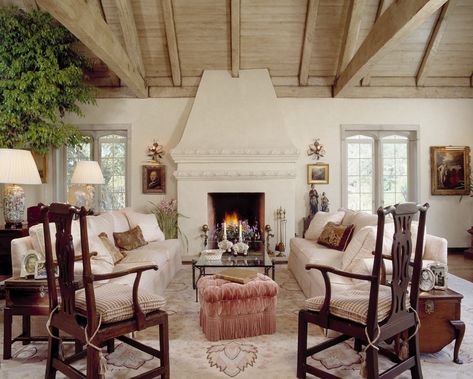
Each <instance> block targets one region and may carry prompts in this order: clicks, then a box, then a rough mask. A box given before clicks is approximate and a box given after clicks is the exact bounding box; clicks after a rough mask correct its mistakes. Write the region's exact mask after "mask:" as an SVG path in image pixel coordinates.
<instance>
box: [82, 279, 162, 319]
mask: <svg viewBox="0 0 473 379" xmlns="http://www.w3.org/2000/svg"><path fill="white" fill-rule="evenodd" d="M132 291H133V287H131V286H128V285H126V284H115V283H107V284H102V285H98V286H96V287H95V288H94V292H95V304H96V307H97V312H98V313H99V314H100V316H101V317H102V323H103V324H108V323H111V322H117V321H123V320H128V319H130V318H132V317H133V315H134V314H135V311H134V309H133V295H132ZM138 302H139V304H140V306H141V309H142V311H143V313H145V314H147V313H150V312H153V311H156V310H158V309H161V308H162V307H164V305H165V304H166V300H165V299H164V298H163V297H161V296H158V295H155V294H152V293H149V292H147V291H144V290H142V289H140V290H139V291H138ZM76 307H77V309H78V310H79V311H81V312H86V311H87V305H86V299H85V291H84V290H80V291H77V293H76Z"/></svg>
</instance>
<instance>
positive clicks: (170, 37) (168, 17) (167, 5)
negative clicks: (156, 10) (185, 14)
mask: <svg viewBox="0 0 473 379" xmlns="http://www.w3.org/2000/svg"><path fill="white" fill-rule="evenodd" d="M161 3H162V5H163V17H164V25H165V27H166V41H167V45H168V53H169V61H170V63H171V74H172V81H173V83H174V85H175V86H180V85H181V80H182V79H181V65H180V62H179V50H178V48H177V37H176V27H175V25H174V12H173V9H172V2H171V0H162V2H161Z"/></svg>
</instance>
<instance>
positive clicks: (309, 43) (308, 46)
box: [299, 0, 319, 86]
mask: <svg viewBox="0 0 473 379" xmlns="http://www.w3.org/2000/svg"><path fill="white" fill-rule="evenodd" d="M318 10H319V0H309V2H308V4H307V16H306V19H305V31H304V42H303V44H302V55H301V66H300V69H299V84H300V85H301V86H306V85H308V83H309V69H310V58H311V56H312V47H313V45H314V34H315V24H316V20H317V13H318Z"/></svg>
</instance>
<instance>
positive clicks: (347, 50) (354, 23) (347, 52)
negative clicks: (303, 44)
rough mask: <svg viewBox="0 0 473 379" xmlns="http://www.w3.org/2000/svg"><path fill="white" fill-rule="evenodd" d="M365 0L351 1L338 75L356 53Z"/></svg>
mask: <svg viewBox="0 0 473 379" xmlns="http://www.w3.org/2000/svg"><path fill="white" fill-rule="evenodd" d="M364 3H365V0H352V1H350V8H349V10H348V15H347V20H346V24H345V33H344V36H343V44H342V48H341V49H340V57H339V59H338V69H337V77H338V76H339V75H340V73H341V72H343V70H345V68H346V67H347V64H348V62H350V60H351V59H352V58H353V55H354V54H355V48H356V44H357V42H358V35H359V34H360V27H361V19H362V17H363V5H364Z"/></svg>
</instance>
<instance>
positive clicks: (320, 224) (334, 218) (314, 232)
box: [304, 212, 345, 241]
mask: <svg viewBox="0 0 473 379" xmlns="http://www.w3.org/2000/svg"><path fill="white" fill-rule="evenodd" d="M344 215H345V213H344V212H332V213H330V212H317V213H316V214H315V216H314V217H313V218H312V221H311V222H310V225H309V227H308V228H307V230H306V232H305V235H304V238H305V239H308V240H315V241H316V240H317V239H318V238H319V237H320V233H322V230H324V227H325V225H327V223H328V222H334V223H336V224H340V223H341V222H342V220H343V216H344Z"/></svg>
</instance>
